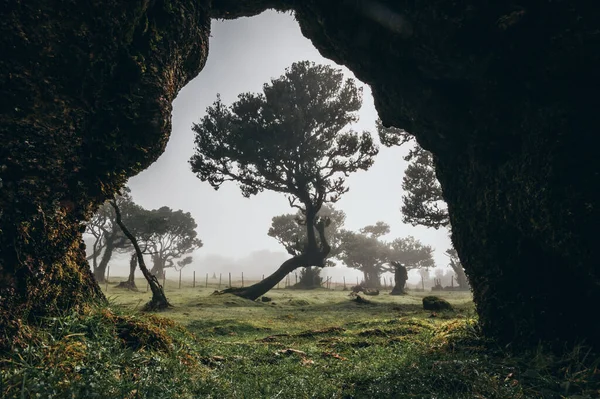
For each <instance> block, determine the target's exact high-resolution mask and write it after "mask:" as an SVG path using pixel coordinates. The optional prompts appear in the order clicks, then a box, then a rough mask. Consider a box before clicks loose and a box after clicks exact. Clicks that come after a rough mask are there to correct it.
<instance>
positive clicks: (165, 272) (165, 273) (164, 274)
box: [163, 270, 167, 288]
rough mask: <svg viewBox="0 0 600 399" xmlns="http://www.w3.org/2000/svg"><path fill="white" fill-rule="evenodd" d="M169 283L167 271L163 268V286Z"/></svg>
mask: <svg viewBox="0 0 600 399" xmlns="http://www.w3.org/2000/svg"><path fill="white" fill-rule="evenodd" d="M166 285H167V271H166V270H163V288H165V287H166Z"/></svg>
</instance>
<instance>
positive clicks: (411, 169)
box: [402, 145, 450, 229]
mask: <svg viewBox="0 0 600 399" xmlns="http://www.w3.org/2000/svg"><path fill="white" fill-rule="evenodd" d="M405 159H406V160H407V161H409V162H410V163H409V164H408V167H407V168H406V171H405V172H404V178H403V179H402V189H403V190H404V192H405V195H404V197H403V198H402V216H403V221H404V222H405V223H410V224H412V225H413V226H416V225H422V226H426V227H433V228H435V229H439V228H440V227H447V226H449V224H450V217H449V215H448V208H447V206H446V203H445V202H444V198H443V196H442V187H441V186H440V183H439V182H438V180H437V177H436V175H435V166H434V164H433V155H432V154H431V153H430V152H429V151H425V150H423V149H422V148H421V147H419V146H418V145H416V147H415V150H413V151H411V153H410V154H409V155H408V156H407V157H405Z"/></svg>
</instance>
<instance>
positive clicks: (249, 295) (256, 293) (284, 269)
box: [218, 255, 310, 301]
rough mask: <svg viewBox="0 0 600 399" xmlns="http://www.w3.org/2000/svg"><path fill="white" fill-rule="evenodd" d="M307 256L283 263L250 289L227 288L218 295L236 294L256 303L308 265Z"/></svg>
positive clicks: (296, 257) (295, 257)
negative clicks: (278, 284) (292, 273)
mask: <svg viewBox="0 0 600 399" xmlns="http://www.w3.org/2000/svg"><path fill="white" fill-rule="evenodd" d="M307 263H310V262H307V261H306V255H298V256H294V257H293V258H290V259H288V260H286V261H285V262H283V264H282V265H281V266H280V267H279V269H277V270H276V271H275V272H274V273H273V274H271V275H270V276H268V277H265V279H264V280H262V281H260V282H258V283H256V284H253V285H251V286H248V287H242V288H234V287H231V288H227V289H225V290H223V291H219V292H218V294H234V295H237V296H239V297H242V298H246V299H250V300H251V301H254V300H256V299H258V298H260V297H261V296H262V295H264V294H266V293H267V292H269V291H270V290H271V289H272V288H273V287H275V286H276V285H277V283H279V282H280V281H281V280H283V279H284V278H285V276H287V275H288V274H289V273H291V272H293V271H294V270H296V269H297V268H299V267H302V266H304V265H306V264H307Z"/></svg>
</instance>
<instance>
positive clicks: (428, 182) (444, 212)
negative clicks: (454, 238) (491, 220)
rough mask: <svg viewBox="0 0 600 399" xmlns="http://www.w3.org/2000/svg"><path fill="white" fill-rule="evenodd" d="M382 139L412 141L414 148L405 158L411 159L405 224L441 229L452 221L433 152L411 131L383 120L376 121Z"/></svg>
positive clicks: (387, 142) (389, 142)
mask: <svg viewBox="0 0 600 399" xmlns="http://www.w3.org/2000/svg"><path fill="white" fill-rule="evenodd" d="M376 126H377V132H378V133H379V140H380V141H381V143H382V144H383V145H385V146H388V147H391V146H400V145H403V144H407V143H411V144H413V145H414V146H413V148H412V149H411V150H410V151H409V153H408V155H407V156H405V157H404V160H405V161H407V162H409V165H408V167H407V168H406V171H405V172H404V178H403V179H402V189H403V190H404V192H405V195H404V197H403V198H402V218H403V221H404V223H410V224H412V225H413V226H416V225H422V226H426V227H433V228H435V229H439V228H440V227H447V226H448V225H449V224H450V218H449V216H448V208H447V206H446V203H445V202H444V198H443V195H442V187H441V186H440V183H439V182H438V180H437V177H436V174H435V165H434V160H433V155H432V154H431V153H430V152H429V151H426V150H424V149H423V148H422V147H421V146H420V145H419V144H418V143H417V142H416V140H415V139H414V136H412V135H411V134H410V133H408V132H407V131H405V130H403V129H398V128H396V127H393V126H392V127H385V126H383V124H382V122H381V120H377V123H376Z"/></svg>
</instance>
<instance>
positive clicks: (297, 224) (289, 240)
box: [268, 204, 346, 289]
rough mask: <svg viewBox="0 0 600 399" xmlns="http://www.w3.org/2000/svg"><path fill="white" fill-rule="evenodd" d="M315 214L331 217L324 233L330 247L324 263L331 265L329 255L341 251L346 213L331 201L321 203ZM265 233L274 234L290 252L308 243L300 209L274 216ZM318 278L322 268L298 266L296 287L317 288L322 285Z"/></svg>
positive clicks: (300, 250) (332, 263) (331, 256)
mask: <svg viewBox="0 0 600 399" xmlns="http://www.w3.org/2000/svg"><path fill="white" fill-rule="evenodd" d="M317 217H318V218H323V219H329V221H330V222H329V226H327V229H326V230H325V233H326V236H327V241H328V243H329V246H330V247H331V249H330V251H329V254H328V255H327V259H326V260H325V265H326V266H334V265H335V263H334V262H333V261H332V260H331V259H332V258H334V257H336V256H337V255H338V254H339V253H340V250H341V239H342V237H341V228H342V227H343V225H344V221H345V220H346V214H345V213H344V211H341V210H338V209H335V208H334V207H333V206H331V205H330V204H324V205H323V207H322V208H321V209H320V210H319V212H317ZM317 223H318V221H317ZM268 235H269V236H270V237H273V238H275V239H276V240H277V241H278V242H279V243H280V244H281V245H283V247H284V248H285V250H286V251H287V253H289V254H290V255H292V256H298V255H300V254H301V253H302V252H303V251H304V249H305V247H306V246H307V245H308V239H307V235H306V226H305V223H304V215H303V214H302V212H301V211H298V212H296V214H292V213H288V214H285V215H279V216H275V217H273V219H272V222H271V227H270V228H269V232H268ZM317 239H318V236H317ZM321 282H322V278H321V269H320V268H319V267H311V266H308V267H304V268H302V269H301V271H300V280H299V281H298V283H297V284H296V287H297V288H303V289H311V288H318V287H320V286H321Z"/></svg>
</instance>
